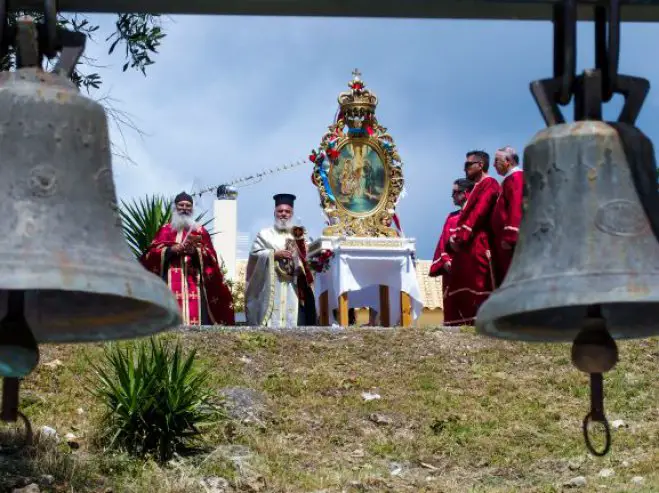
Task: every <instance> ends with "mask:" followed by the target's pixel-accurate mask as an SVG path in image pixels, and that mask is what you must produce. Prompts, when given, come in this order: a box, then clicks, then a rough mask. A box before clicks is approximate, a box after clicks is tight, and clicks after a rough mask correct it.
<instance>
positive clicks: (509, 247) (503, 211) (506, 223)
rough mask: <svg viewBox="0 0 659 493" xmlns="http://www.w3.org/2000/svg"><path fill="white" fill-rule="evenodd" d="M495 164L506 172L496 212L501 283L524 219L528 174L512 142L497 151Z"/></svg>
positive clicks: (494, 227) (495, 245)
mask: <svg viewBox="0 0 659 493" xmlns="http://www.w3.org/2000/svg"><path fill="white" fill-rule="evenodd" d="M494 167H495V168H496V170H497V173H499V175H500V176H503V183H502V184H501V193H500V194H499V198H498V199H497V203H496V205H495V206H494V211H493V212H492V233H493V240H494V241H493V245H492V250H493V254H494V272H495V274H496V287H499V286H501V283H502V282H503V280H504V278H505V277H506V274H507V273H508V268H509V267H510V261H511V260H512V258H513V252H514V251H515V245H516V244H517V237H518V235H519V224H520V223H521V222H522V200H523V193H524V174H523V173H522V170H521V169H520V168H519V156H518V155H517V153H516V152H515V149H513V148H512V147H510V146H508V147H504V148H502V149H499V150H498V151H497V153H496V155H495V157H494Z"/></svg>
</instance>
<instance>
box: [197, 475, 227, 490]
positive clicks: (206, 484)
mask: <svg viewBox="0 0 659 493" xmlns="http://www.w3.org/2000/svg"><path fill="white" fill-rule="evenodd" d="M199 483H200V484H201V486H202V487H203V488H204V489H205V491H206V492H207V493H225V492H227V491H229V488H230V485H229V481H227V480H226V479H224V478H221V477H219V476H210V477H206V478H203V479H202V480H201V481H199Z"/></svg>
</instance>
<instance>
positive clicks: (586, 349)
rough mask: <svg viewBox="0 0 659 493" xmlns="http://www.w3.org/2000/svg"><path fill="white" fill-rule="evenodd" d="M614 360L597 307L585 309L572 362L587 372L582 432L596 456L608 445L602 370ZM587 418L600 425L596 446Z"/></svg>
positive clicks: (614, 352) (614, 349) (613, 345)
mask: <svg viewBox="0 0 659 493" xmlns="http://www.w3.org/2000/svg"><path fill="white" fill-rule="evenodd" d="M617 362H618V347H617V346H616V343H615V341H614V340H613V338H612V337H611V335H610V334H609V332H608V331H607V329H606V322H605V320H604V318H603V317H602V313H601V308H600V307H599V306H593V307H590V308H589V309H588V316H587V318H586V321H585V323H584V327H583V329H582V330H581V332H579V335H577V337H576V338H575V340H574V344H573V345H572V363H573V364H574V366H576V367H577V368H578V369H579V370H581V371H583V372H584V373H588V374H589V375H590V412H589V413H588V414H587V415H586V417H585V418H584V420H583V434H584V439H585V440H586V447H588V450H589V451H590V452H591V453H592V454H593V455H596V456H598V457H602V456H604V455H606V454H607V453H608V452H609V450H610V448H611V430H610V428H609V423H608V421H607V419H606V416H605V414H604V378H603V373H605V372H607V371H610V370H611V369H613V368H614V367H615V365H616V363H617ZM591 422H595V423H601V424H602V425H603V427H604V434H605V436H604V447H603V448H602V449H601V450H596V449H595V447H594V446H593V443H592V441H591V439H590V433H589V425H590V423H591Z"/></svg>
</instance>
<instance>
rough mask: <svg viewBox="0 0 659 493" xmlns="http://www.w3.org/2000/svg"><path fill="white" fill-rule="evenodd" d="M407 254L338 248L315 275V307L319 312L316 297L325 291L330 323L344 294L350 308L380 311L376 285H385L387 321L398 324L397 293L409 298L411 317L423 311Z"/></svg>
mask: <svg viewBox="0 0 659 493" xmlns="http://www.w3.org/2000/svg"><path fill="white" fill-rule="evenodd" d="M411 253H412V252H411V251H409V250H408V251H406V250H400V249H395V250H391V251H388V250H384V249H381V248H373V249H370V248H369V249H365V248H338V249H336V250H334V258H332V260H331V264H330V268H329V269H328V270H327V271H326V272H323V273H319V274H316V279H315V285H316V286H315V292H316V304H317V307H318V310H319V313H320V295H321V294H322V293H323V292H325V291H328V301H329V303H328V304H329V312H330V313H329V316H330V322H332V321H335V319H334V314H333V310H334V309H336V308H338V305H339V295H340V294H342V293H346V292H347V293H349V294H348V305H349V306H350V307H365V306H367V307H373V308H375V309H376V310H377V311H378V313H379V312H380V309H379V306H380V288H379V286H380V285H385V286H389V307H390V317H391V318H390V320H391V323H392V325H396V324H400V292H401V291H403V292H405V293H407V294H409V295H410V298H411V303H412V318H413V319H414V320H416V319H417V318H419V315H420V314H421V310H423V302H422V300H421V291H420V289H419V283H418V281H417V278H416V269H415V267H414V262H413V261H412V256H411Z"/></svg>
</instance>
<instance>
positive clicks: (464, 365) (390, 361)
mask: <svg viewBox="0 0 659 493" xmlns="http://www.w3.org/2000/svg"><path fill="white" fill-rule="evenodd" d="M164 337H170V338H176V337H181V338H182V339H183V341H184V345H188V346H194V347H196V348H197V349H198V351H199V355H200V359H201V364H203V365H205V366H206V367H207V368H208V369H209V371H210V372H211V374H212V377H211V378H212V382H213V385H214V386H215V387H216V389H217V390H219V389H220V388H222V387H225V386H243V387H250V388H254V389H257V390H260V391H263V392H265V393H266V395H267V397H268V399H269V406H270V409H271V411H272V412H271V416H270V417H269V418H268V419H267V421H266V422H265V426H252V425H243V424H240V423H232V422H229V423H227V422H224V423H220V424H218V425H217V426H215V427H214V428H212V429H210V430H208V433H207V435H206V438H205V443H204V444H203V445H204V446H205V451H204V452H203V453H200V454H198V455H196V456H193V457H188V458H181V459H179V460H178V461H177V462H175V463H172V464H170V465H168V466H167V467H160V466H157V465H156V464H153V463H143V462H137V461H135V460H131V459H130V458H127V457H125V456H122V455H111V454H103V453H101V452H100V451H99V450H98V448H97V447H96V446H95V445H94V440H93V436H94V429H95V428H94V426H95V417H96V416H97V413H98V409H97V408H96V407H95V403H94V402H93V401H91V400H90V396H89V394H88V393H87V391H86V390H85V384H84V382H85V375H86V363H85V358H84V356H85V355H90V354H92V355H93V354H100V352H99V347H95V346H46V347H44V348H43V355H42V362H43V363H48V362H52V361H53V360H56V359H58V360H60V361H61V362H62V363H63V364H62V365H61V366H57V367H54V368H52V367H50V368H49V367H48V366H44V365H41V366H40V367H39V370H38V371H37V372H35V374H33V375H32V376H30V378H28V379H27V380H26V382H25V384H24V387H23V389H24V390H23V393H22V399H23V401H22V402H23V410H24V411H25V413H26V414H27V415H28V416H30V418H31V420H32V421H33V424H34V425H35V427H38V426H40V425H48V426H51V427H53V428H55V429H57V430H58V432H59V433H60V435H64V434H66V433H69V432H72V433H74V434H75V435H77V436H79V437H81V438H80V441H81V447H80V449H79V450H76V451H70V450H69V449H68V447H67V446H66V445H62V444H60V445H58V446H53V445H47V444H42V445H41V446H39V447H37V450H32V451H31V452H30V454H29V457H25V458H22V459H20V460H19V458H14V459H7V458H5V461H4V462H5V464H4V466H5V467H3V468H2V472H3V477H4V481H5V487H7V485H10V483H11V482H12V481H15V477H16V476H21V475H23V476H30V477H38V476H39V475H41V474H46V473H47V474H52V475H53V476H55V478H56V479H57V483H56V488H54V489H53V491H67V492H70V491H75V492H97V491H98V492H102V491H106V489H107V488H108V487H111V488H112V491H113V492H114V493H117V492H145V491H153V492H155V491H157V492H159V493H174V492H177V493H183V492H188V491H189V492H193V491H194V492H200V491H203V488H201V487H200V486H199V484H198V478H201V477H204V476H222V477H225V478H227V479H229V480H230V481H231V482H232V484H233V486H234V488H235V490H236V491H266V492H271V493H275V492H307V493H310V492H319V491H323V492H328V493H329V492H341V491H346V492H358V491H379V492H396V493H398V492H408V491H409V492H460V493H463V492H465V493H466V492H485V491H487V492H493V493H495V492H496V493H499V492H529V493H531V492H538V493H549V492H558V491H562V487H561V485H562V484H563V483H564V482H565V481H567V480H569V479H570V478H573V477H575V476H580V475H582V476H585V477H586V478H587V480H588V484H587V486H586V487H584V488H581V489H579V491H584V492H590V491H602V489H603V488H604V487H606V491H607V492H623V491H638V492H656V491H659V472H657V468H656V463H657V461H658V460H659V441H658V439H657V435H658V432H659V420H658V418H659V409H658V402H659V401H658V399H657V398H658V397H659V394H658V392H657V388H658V384H657V381H656V374H657V371H658V370H659V363H658V360H659V358H658V356H659V350H658V346H657V340H656V339H653V340H643V341H635V342H622V343H619V348H620V357H621V361H620V363H619V365H618V366H617V368H616V369H615V370H614V371H612V372H611V373H609V374H607V375H606V378H605V394H606V401H605V406H606V411H607V415H608V417H609V419H610V420H615V419H622V420H624V421H625V422H626V423H627V424H628V425H629V426H628V427H626V428H622V429H619V430H616V431H615V432H614V433H613V440H614V442H613V449H612V452H611V454H610V455H609V456H607V457H605V458H601V459H598V458H595V457H590V456H588V455H587V453H586V450H585V447H584V445H583V441H582V437H581V432H580V427H581V419H582V417H583V416H584V415H585V414H586V412H587V410H588V409H587V408H588V406H589V397H588V378H587V376H586V375H584V374H581V373H579V372H578V371H577V370H575V369H573V368H572V366H571V365H570V362H569V346H568V345H530V344H523V343H505V342H500V341H494V340H490V339H485V338H482V337H479V336H475V335H473V334H472V333H470V332H469V331H466V332H462V333H449V332H444V331H432V330H396V331H385V332H374V331H368V330H354V331H349V332H346V333H345V334H314V335H297V336H296V335H292V334H285V335H273V334H272V333H259V332H257V333H223V332H212V333H211V332H206V333H188V334H186V335H184V336H181V335H179V334H167V335H166V336H164ZM363 392H373V393H377V394H379V395H380V396H381V398H380V399H375V400H371V401H366V400H364V398H363V397H362V393H363ZM230 445H234V447H233V449H231V447H230ZM235 446H242V449H241V448H240V447H235ZM232 450H233V451H232ZM236 450H243V451H245V450H247V451H249V452H251V454H252V455H251V457H249V458H247V459H241V460H236V459H235V458H233V459H232V458H231V456H232V455H236V454H235V451H236ZM0 457H1V456H0ZM604 468H612V469H613V470H614V471H615V475H613V476H611V477H608V478H600V477H599V476H598V472H599V471H600V470H601V469H604ZM633 476H643V477H644V479H645V482H644V484H643V485H642V486H635V485H633V484H631V483H630V480H631V478H632V477H633ZM104 477H105V479H104ZM46 491H47V490H46Z"/></svg>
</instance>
